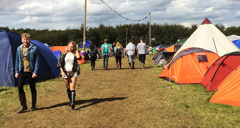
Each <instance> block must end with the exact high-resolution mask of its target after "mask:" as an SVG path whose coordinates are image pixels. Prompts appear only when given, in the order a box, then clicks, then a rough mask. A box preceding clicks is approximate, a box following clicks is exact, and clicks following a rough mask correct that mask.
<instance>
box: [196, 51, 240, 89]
mask: <svg viewBox="0 0 240 128" xmlns="http://www.w3.org/2000/svg"><path fill="white" fill-rule="evenodd" d="M238 66H240V52H233V53H229V54H226V55H224V56H222V57H221V58H219V59H218V60H217V61H215V62H214V63H213V64H212V66H211V67H210V68H209V70H208V71H207V73H206V74H205V76H204V78H203V80H202V81H201V84H202V85H203V86H204V87H206V88H207V91H214V90H216V89H217V87H218V86H219V85H220V84H221V82H222V81H223V80H224V79H225V78H226V77H227V76H228V75H229V74H230V73H231V72H232V71H233V70H235V69H236V68H237V67H238Z"/></svg>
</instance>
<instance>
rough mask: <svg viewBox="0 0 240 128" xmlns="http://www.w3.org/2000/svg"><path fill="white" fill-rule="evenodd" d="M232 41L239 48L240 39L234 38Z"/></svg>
mask: <svg viewBox="0 0 240 128" xmlns="http://www.w3.org/2000/svg"><path fill="white" fill-rule="evenodd" d="M233 43H234V44H235V45H236V46H237V47H238V48H240V39H238V40H234V41H233Z"/></svg>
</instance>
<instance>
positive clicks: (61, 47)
mask: <svg viewBox="0 0 240 128" xmlns="http://www.w3.org/2000/svg"><path fill="white" fill-rule="evenodd" d="M66 47H67V46H52V48H51V50H52V51H56V50H60V51H61V53H62V52H64V51H65V49H66ZM78 63H79V64H84V63H85V60H84V58H82V59H81V60H78Z"/></svg>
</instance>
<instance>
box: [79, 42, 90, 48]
mask: <svg viewBox="0 0 240 128" xmlns="http://www.w3.org/2000/svg"><path fill="white" fill-rule="evenodd" d="M91 43H92V42H91V41H86V44H85V48H90V45H91ZM80 48H83V42H81V45H80Z"/></svg>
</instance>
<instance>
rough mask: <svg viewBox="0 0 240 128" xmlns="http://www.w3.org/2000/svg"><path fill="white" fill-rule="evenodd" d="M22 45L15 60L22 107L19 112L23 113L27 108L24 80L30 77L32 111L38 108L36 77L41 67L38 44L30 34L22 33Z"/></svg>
mask: <svg viewBox="0 0 240 128" xmlns="http://www.w3.org/2000/svg"><path fill="white" fill-rule="evenodd" d="M21 38H22V45H20V46H19V47H18V48H17V52H16V62H15V78H18V94H19V100H20V103H21V108H20V109H19V110H18V111H17V113H23V112H24V110H27V104H26V95H25V92H24V89H23V86H24V82H25V81H26V79H28V81H29V84H30V89H31V94H32V107H31V109H30V111H34V110H36V103H37V91H36V86H35V78H36V77H37V72H38V67H39V53H38V49H37V47H36V46H34V45H33V44H32V43H31V39H30V35H29V34H27V33H23V34H22V35H21Z"/></svg>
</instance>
